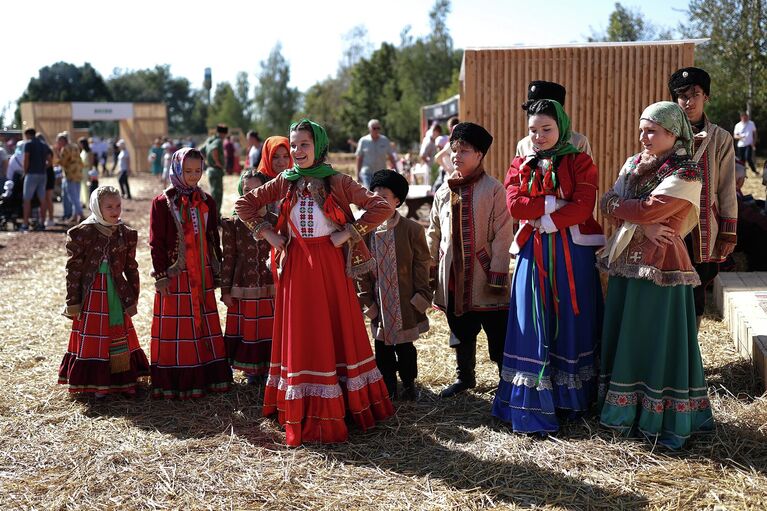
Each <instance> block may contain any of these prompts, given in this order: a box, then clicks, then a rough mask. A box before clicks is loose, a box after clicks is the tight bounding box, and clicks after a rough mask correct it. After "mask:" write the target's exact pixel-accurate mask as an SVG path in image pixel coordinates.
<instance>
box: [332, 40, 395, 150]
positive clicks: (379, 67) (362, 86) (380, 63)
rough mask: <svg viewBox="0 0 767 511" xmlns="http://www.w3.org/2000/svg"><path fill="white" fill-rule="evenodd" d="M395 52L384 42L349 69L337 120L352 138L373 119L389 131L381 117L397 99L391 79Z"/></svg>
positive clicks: (360, 133) (391, 46) (360, 132)
mask: <svg viewBox="0 0 767 511" xmlns="http://www.w3.org/2000/svg"><path fill="white" fill-rule="evenodd" d="M396 55H397V49H396V48H395V47H394V46H393V45H391V44H389V43H383V44H381V47H380V48H379V49H377V50H376V51H374V52H373V54H372V55H371V56H370V58H369V59H361V60H360V61H359V62H358V63H357V64H356V65H355V66H354V67H352V68H351V72H350V81H349V87H348V89H347V90H346V92H345V93H343V95H342V99H343V105H342V107H341V112H340V122H341V125H342V126H343V129H344V130H345V131H346V133H348V134H349V135H351V136H352V138H357V137H359V136H360V135H362V134H363V132H364V131H366V126H367V123H368V121H369V120H370V119H373V118H377V119H380V120H381V121H382V122H385V126H384V129H385V132H387V133H388V132H389V131H390V130H389V126H388V120H385V119H384V118H385V117H386V115H387V111H388V107H390V106H393V103H394V102H396V101H398V100H399V99H400V98H399V95H400V91H399V89H398V87H397V86H396V81H395V80H394V76H395V66H396ZM392 82H394V83H392Z"/></svg>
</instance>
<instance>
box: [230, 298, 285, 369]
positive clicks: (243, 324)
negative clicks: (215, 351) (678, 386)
mask: <svg viewBox="0 0 767 511" xmlns="http://www.w3.org/2000/svg"><path fill="white" fill-rule="evenodd" d="M273 328H274V298H253V299H250V298H239V299H238V298H234V306H233V307H230V308H229V309H228V310H227V312H226V332H225V333H224V341H225V342H226V351H227V354H228V357H229V363H230V364H231V365H232V368H233V369H239V370H240V371H243V372H244V373H245V374H248V375H262V374H266V373H267V372H268V371H269V356H270V355H271V351H272V330H273Z"/></svg>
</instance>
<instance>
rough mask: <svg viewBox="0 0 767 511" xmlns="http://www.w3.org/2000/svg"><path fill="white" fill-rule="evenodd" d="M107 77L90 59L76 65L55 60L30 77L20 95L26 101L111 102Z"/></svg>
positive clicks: (20, 100) (20, 99) (21, 99)
mask: <svg viewBox="0 0 767 511" xmlns="http://www.w3.org/2000/svg"><path fill="white" fill-rule="evenodd" d="M111 100H112V94H111V92H110V91H109V88H108V87H107V85H106V82H104V78H102V76H101V75H100V74H99V73H98V71H96V70H95V69H94V68H93V67H92V66H91V65H90V64H89V63H88V62H86V63H85V64H83V65H82V66H79V67H78V66H75V65H74V64H69V63H67V62H56V63H55V64H53V65H51V66H45V67H43V68H41V69H40V71H39V72H38V75H37V78H32V79H31V80H29V84H28V85H27V89H26V90H25V91H24V93H23V94H22V95H21V97H20V98H19V102H23V101H67V102H68V101H111Z"/></svg>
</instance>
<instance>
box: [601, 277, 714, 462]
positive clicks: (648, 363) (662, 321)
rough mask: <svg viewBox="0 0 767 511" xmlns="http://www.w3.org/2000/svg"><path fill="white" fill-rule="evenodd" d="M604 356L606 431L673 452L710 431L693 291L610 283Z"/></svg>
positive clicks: (618, 280)
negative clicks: (697, 434)
mask: <svg viewBox="0 0 767 511" xmlns="http://www.w3.org/2000/svg"><path fill="white" fill-rule="evenodd" d="M601 351H602V353H601V371H600V372H601V375H600V385H599V407H600V409H601V414H600V421H601V423H602V424H604V425H605V426H608V427H611V428H615V429H617V430H619V431H621V432H622V433H623V434H625V435H634V434H637V433H640V434H643V435H644V436H646V437H649V438H650V439H651V440H657V441H658V442H659V443H661V444H663V445H666V446H667V447H670V448H673V449H678V448H680V447H682V446H683V445H684V443H685V442H686V441H687V439H688V438H689V437H690V435H691V434H692V433H695V432H698V431H704V430H711V429H713V425H714V423H713V416H712V414H711V403H710V401H709V399H708V394H707V387H706V380H705V378H704V376H703V362H702V360H701V357H700V349H699V347H698V332H697V327H696V322H695V304H694V302H693V295H692V287H691V286H658V285H656V284H654V283H652V282H651V281H649V280H644V279H632V278H625V277H612V276H611V277H610V280H609V284H608V287H607V301H606V303H605V315H604V327H603V329H602V350H601Z"/></svg>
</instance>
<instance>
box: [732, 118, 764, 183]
mask: <svg viewBox="0 0 767 511" xmlns="http://www.w3.org/2000/svg"><path fill="white" fill-rule="evenodd" d="M732 133H733V138H734V139H735V140H737V141H738V143H737V147H736V148H735V154H736V155H737V156H738V159H739V160H742V161H744V162H747V163H748V165H749V166H750V167H751V171H752V172H753V173H754V174H756V175H757V176H758V175H759V171H758V170H756V165H754V149H756V124H754V121H752V120H750V119H749V118H748V114H747V113H746V112H741V113H740V122H739V123H738V124H736V125H735V129H734V130H733V132H732Z"/></svg>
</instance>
